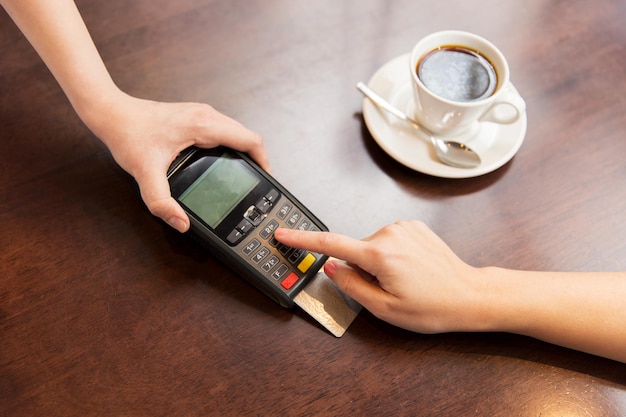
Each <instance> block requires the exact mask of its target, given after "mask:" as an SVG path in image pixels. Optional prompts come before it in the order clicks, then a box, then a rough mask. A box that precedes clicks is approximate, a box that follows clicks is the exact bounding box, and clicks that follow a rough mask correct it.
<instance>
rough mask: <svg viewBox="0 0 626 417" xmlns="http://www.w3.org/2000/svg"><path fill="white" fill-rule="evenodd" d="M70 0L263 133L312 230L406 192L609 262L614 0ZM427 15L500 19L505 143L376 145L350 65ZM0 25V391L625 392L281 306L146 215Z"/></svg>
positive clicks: (455, 216) (621, 188) (307, 411)
mask: <svg viewBox="0 0 626 417" xmlns="http://www.w3.org/2000/svg"><path fill="white" fill-rule="evenodd" d="M77 3H78V5H79V8H80V9H81V11H82V13H83V15H84V18H85V20H86V22H87V24H88V26H89V28H90V30H91V32H92V35H93V37H94V40H95V42H96V44H97V45H98V47H99V49H100V52H101V54H102V56H103V58H104V60H105V62H106V64H107V66H108V68H109V70H110V72H111V74H112V76H113V78H114V79H115V80H116V82H117V83H118V84H119V85H120V86H121V88H123V89H124V90H126V91H127V92H129V93H131V94H134V95H137V96H140V97H148V98H152V99H157V100H166V101H179V100H184V101H202V102H208V103H210V104H212V105H213V106H215V107H216V108H217V109H218V110H220V111H222V112H224V113H226V114H228V115H230V116H232V117H234V118H236V119H238V120H240V121H241V122H242V123H244V124H245V125H247V126H248V127H250V128H251V129H254V130H256V131H258V132H260V133H262V134H263V136H264V138H265V140H266V144H267V148H268V152H269V154H270V157H271V160H272V165H273V172H274V174H275V176H276V177H277V178H278V179H279V180H280V181H281V182H282V183H283V184H285V185H286V186H287V187H288V188H289V189H291V190H292V191H293V192H294V193H295V194H296V196H298V197H299V198H300V199H301V200H302V201H303V202H304V203H305V204H307V205H308V206H309V207H310V208H311V209H312V210H313V212H315V213H316V214H317V215H318V216H319V217H320V218H321V219H322V220H324V221H325V223H326V224H327V225H328V226H329V227H330V229H331V230H334V231H337V232H341V233H345V234H348V235H351V236H354V237H365V236H367V235H369V234H371V233H372V232H374V231H375V230H377V229H378V228H380V227H382V226H383V225H385V224H387V223H391V222H393V221H395V220H399V219H410V218H417V219H422V220H423V221H425V222H426V223H427V224H429V225H430V227H431V228H432V229H433V230H435V231H436V232H437V233H438V234H439V235H440V236H441V237H442V238H443V239H444V240H445V241H446V242H448V243H449V244H450V246H451V247H452V248H453V249H454V250H455V251H456V252H457V253H458V254H459V255H460V256H461V257H462V258H463V259H464V260H466V261H467V262H469V263H471V264H473V265H477V266H480V265H499V266H505V267H510V268H520V269H547V270H570V271H574V270H582V271H591V270H607V271H610V270H624V269H626V221H625V220H626V217H625V214H624V213H626V186H625V184H626V162H625V156H626V140H625V136H626V116H625V114H626V77H625V76H624V68H625V67H626V26H625V25H624V21H626V8H624V4H623V0H604V1H597V2H589V1H585V0H573V1H568V2H559V1H554V0H527V1H524V2H508V1H501V0H480V1H475V2H466V1H462V0H442V1H438V2H433V1H408V0H407V1H393V2H388V1H383V0H378V1H376V0H358V1H357V0H352V1H342V2H337V1H331V0H325V1H315V2H292V1H280V0H258V1H225V0H220V1H218V0H216V1H200V0H177V1H169V0H134V1H132V2H128V1H122V0H110V1H106V2H103V1H95V0H79V1H78V2H77ZM441 29H464V30H469V31H473V32H476V33H478V34H481V35H483V36H485V37H487V38H488V39H490V40H492V41H493V42H494V43H496V45H498V46H499V47H500V49H501V50H502V51H503V52H504V53H505V55H506V56H507V57H508V59H509V63H510V67H511V74H512V75H511V80H512V82H513V83H514V85H515V86H516V87H517V89H518V91H519V92H520V94H521V95H522V96H523V97H524V99H525V100H526V103H527V108H528V110H527V117H528V125H527V133H526V136H525V140H524V143H523V145H522V147H521V149H520V150H519V152H518V153H517V155H516V156H515V158H514V159H513V160H512V161H511V162H509V163H508V164H506V165H505V166H503V167H502V168H501V169H499V170H497V171H495V172H492V173H490V174H487V175H483V176H480V177H477V178H472V179H461V180H451V179H441V178H436V177H431V176H427V175H424V174H420V173H418V172H415V171H413V170H411V169H408V168H406V167H404V166H402V165H401V164H399V163H397V162H396V161H395V160H394V159H393V158H391V157H389V156H388V155H387V154H386V153H385V152H383V151H382V150H381V148H380V147H379V146H378V145H377V143H376V142H375V141H374V139H373V138H372V136H371V135H370V133H369V132H368V129H367V127H366V126H365V124H364V121H363V116H362V97H361V95H360V94H359V93H358V92H357V91H356V89H355V88H354V85H355V83H356V82H357V81H361V80H363V81H367V80H368V79H369V78H370V77H371V76H372V74H373V73H374V72H375V71H376V70H377V69H378V68H379V67H380V66H381V65H383V64H384V63H386V62H388V61H389V60H391V59H393V58H394V57H396V56H399V55H402V54H404V53H406V52H408V51H409V50H410V49H411V47H412V46H413V44H414V43H415V42H416V41H417V40H418V39H420V38H421V37H423V36H425V35H427V34H428V33H431V32H433V31H436V30H441ZM0 31H1V32H0V33H1V36H0V50H1V51H2V63H1V64H0V92H1V94H0V109H1V111H0V118H1V123H0V146H1V148H0V149H1V151H0V172H1V175H0V207H1V209H0V224H1V225H2V232H1V234H0V248H1V251H0V415H1V416H87V415H97V416H144V415H145V416H206V415H216V416H218V415H220V416H231V415H233V416H240V415H259V416H265V415H272V416H292V415H293V416H317V415H329V416H334V415H355V416H434V415H436V416H442V415H446V416H447V415H450V416H464V415H472V416H473V415H481V416H582V415H585V416H623V415H626V365H624V364H620V363H616V362H613V361H609V360H605V359H601V358H597V357H594V356H590V355H586V354H583V353H579V352H575V351H571V350H568V349H564V348H560V347H556V346H552V345H549V344H546V343H543V342H539V341H536V340H533V339H530V338H525V337H520V336H515V335H509V334H444V335H434V336H433V335H419V334H413V333H409V332H405V331H401V330H399V329H397V328H394V327H393V326H390V325H388V324H386V323H384V322H381V321H379V320H378V319H376V318H375V317H373V316H372V315H371V314H369V313H367V312H363V313H361V314H360V315H359V317H358V318H357V320H356V321H355V322H354V323H353V325H352V326H351V327H350V328H349V330H348V332H347V333H346V335H344V336H343V337H342V338H340V339H336V338H334V337H333V336H331V335H330V334H329V333H327V332H326V331H325V330H324V329H323V328H321V327H320V326H318V325H317V324H316V323H315V322H314V321H313V320H312V319H310V318H309V317H307V316H306V314H304V313H303V312H301V311H288V310H284V309H282V308H280V307H279V306H278V305H276V304H274V303H273V302H272V301H271V300H269V299H268V298H266V297H265V296H264V295H262V294H261V293H259V292H257V290H255V289H254V288H252V287H250V286H249V285H248V284H246V283H245V282H244V281H242V280H241V279H240V278H239V277H237V276H236V275H235V274H233V273H232V272H230V271H229V270H228V269H226V268H225V267H224V266H223V265H222V264H221V263H220V262H219V261H218V260H216V259H215V258H213V257H212V256H211V255H209V254H207V253H206V252H204V251H202V250H200V249H198V248H197V247H196V246H194V245H193V244H192V243H190V242H189V241H188V240H187V238H186V237H185V236H182V235H179V234H178V233H176V232H174V231H172V230H170V229H169V228H168V227H166V226H165V225H164V224H163V223H161V222H160V221H158V220H157V219H155V218H153V217H152V216H151V215H150V214H149V212H148V211H147V210H146V209H145V207H144V206H143V204H142V202H141V200H140V198H139V195H138V191H137V187H136V185H135V183H134V181H133V179H132V178H131V177H130V176H129V175H127V174H126V173H125V172H124V171H122V170H121V169H120V168H119V167H118V166H117V165H116V164H115V163H114V161H113V160H112V158H111V156H110V154H109V153H108V150H107V149H106V148H105V147H104V146H103V145H102V144H101V143H100V142H99V141H98V140H97V139H96V138H95V137H94V136H93V135H92V134H91V133H90V132H89V131H88V130H87V128H86V127H85V126H84V125H83V124H82V123H81V122H80V120H79V119H78V118H77V116H76V115H75V113H74V112H73V110H72V108H71V107H70V106H69V104H68V102H67V99H66V98H65V96H64V95H63V93H62V91H61V90H60V89H59V87H58V85H57V84H56V82H55V81H54V79H53V78H52V77H51V76H50V74H49V72H48V71H47V69H46V68H45V66H44V65H43V64H42V63H41V61H40V60H39V58H38V56H37V55H36V54H35V52H34V51H33V50H32V48H31V47H30V46H29V44H28V43H27V41H26V40H25V39H24V38H23V37H22V35H21V34H20V32H19V31H18V30H17V29H16V27H15V26H14V25H13V23H12V22H11V20H10V19H9V18H8V17H7V16H6V14H5V13H4V12H3V13H0ZM416 273H419V271H416ZM624 348H625V349H626V346H625V347H624Z"/></svg>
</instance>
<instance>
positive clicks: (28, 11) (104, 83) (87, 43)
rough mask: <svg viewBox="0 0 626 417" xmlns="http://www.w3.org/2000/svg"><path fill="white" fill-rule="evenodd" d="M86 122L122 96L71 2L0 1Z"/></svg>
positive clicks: (47, 0)
mask: <svg viewBox="0 0 626 417" xmlns="http://www.w3.org/2000/svg"><path fill="white" fill-rule="evenodd" d="M0 3H1V4H2V6H3V7H4V8H5V9H6V11H7V13H8V14H9V15H10V16H11V18H12V19H13V21H14V22H15V23H16V25H17V26H18V27H19V28H20V30H21V31H22V33H23V34H24V36H26V38H27V39H28V40H29V42H30V43H31V45H32V46H33V47H34V48H35V50H36V51H37V53H38V54H39V56H40V57H41V58H42V60H43V61H44V62H45V64H46V65H47V67H48V69H49V70H50V72H51V73H52V74H53V76H54V77H55V78H56V80H57V82H58V83H59V85H60V86H61V88H62V89H63V91H64V92H65V94H66V95H67V97H68V99H69V100H70V102H71V104H72V106H73V107H74V109H75V110H76V111H77V113H78V114H79V115H80V116H81V118H83V120H85V118H87V119H88V118H89V117H90V113H92V112H95V111H97V110H95V109H94V108H93V107H95V106H106V103H107V102H112V101H113V100H114V97H116V96H117V95H119V94H121V92H120V91H119V89H117V87H116V86H115V84H114V83H113V81H112V79H111V77H110V75H109V73H108V71H107V70H106V67H105V65H104V63H103V62H102V59H101V57H100V55H99V53H98V51H97V49H96V47H95V45H94V43H93V41H92V39H91V36H90V35H89V32H88V30H87V28H86V26H85V24H84V22H83V20H82V18H81V16H80V13H79V11H78V9H77V8H76V5H75V4H74V2H73V1H71V0H54V1H50V0H0Z"/></svg>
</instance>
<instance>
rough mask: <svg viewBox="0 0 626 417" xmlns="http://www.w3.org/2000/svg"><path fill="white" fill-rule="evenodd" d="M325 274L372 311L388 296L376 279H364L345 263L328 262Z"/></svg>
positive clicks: (325, 266)
mask: <svg viewBox="0 0 626 417" xmlns="http://www.w3.org/2000/svg"><path fill="white" fill-rule="evenodd" d="M324 273H325V274H326V275H327V276H328V277H329V278H330V279H332V280H333V282H334V283H335V284H337V286H338V287H339V289H341V291H343V292H344V293H345V294H346V295H348V296H349V297H351V298H353V299H354V300H356V301H357V302H358V303H359V304H361V305H362V306H363V307H365V308H366V309H368V310H370V311H372V308H373V307H375V305H376V304H379V303H380V302H381V301H382V300H383V297H386V296H387V295H388V294H387V293H386V292H385V291H384V290H383V289H382V288H380V286H378V284H377V283H376V281H375V279H373V278H371V277H367V278H366V277H364V276H363V275H362V274H361V273H360V272H358V271H357V270H355V269H354V268H352V267H351V266H349V265H347V264H345V263H343V262H338V261H334V260H333V261H329V262H327V263H326V265H324Z"/></svg>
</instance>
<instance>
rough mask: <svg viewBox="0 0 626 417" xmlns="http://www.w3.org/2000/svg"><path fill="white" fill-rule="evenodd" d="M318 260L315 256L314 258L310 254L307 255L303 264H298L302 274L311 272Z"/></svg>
mask: <svg viewBox="0 0 626 417" xmlns="http://www.w3.org/2000/svg"><path fill="white" fill-rule="evenodd" d="M316 260H317V258H316V257H315V256H313V255H312V254H310V253H307V255H306V256H305V257H304V259H303V260H302V262H300V263H299V264H298V269H299V270H300V272H306V271H308V270H309V268H310V267H311V265H313V264H314V263H315V261H316Z"/></svg>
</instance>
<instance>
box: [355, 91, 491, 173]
mask: <svg viewBox="0 0 626 417" xmlns="http://www.w3.org/2000/svg"><path fill="white" fill-rule="evenodd" d="M356 88H357V89H359V91H361V92H362V93H363V94H364V95H365V97H367V98H369V99H370V100H372V102H373V103H374V104H376V105H377V106H379V107H382V108H383V109H385V110H387V111H388V112H389V113H391V114H393V115H394V116H396V117H397V118H398V119H400V120H404V121H405V122H407V123H408V124H409V125H411V127H413V128H414V129H416V130H419V131H421V132H423V133H425V134H426V135H428V137H429V138H430V141H431V143H432V144H433V146H434V148H435V154H437V157H438V158H439V160H440V161H441V162H443V163H444V164H447V165H450V166H453V167H456V168H476V167H477V166H478V165H480V156H478V154H477V153H476V152H474V151H473V150H471V149H470V148H468V147H467V146H465V145H464V144H462V143H459V142H454V141H451V140H443V139H441V138H437V137H435V135H433V134H432V132H430V131H429V130H428V129H426V128H425V127H423V126H421V125H420V124H419V123H417V122H416V121H415V120H413V119H412V118H410V117H409V116H407V115H406V114H404V113H403V112H401V111H400V110H398V109H397V108H395V107H394V106H393V105H392V104H391V103H389V102H388V101H387V100H385V99H384V98H382V97H381V96H380V95H378V94H377V93H376V92H375V91H374V90H372V89H371V88H369V87H368V86H367V85H365V84H364V83H362V82H359V83H357V85H356Z"/></svg>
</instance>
